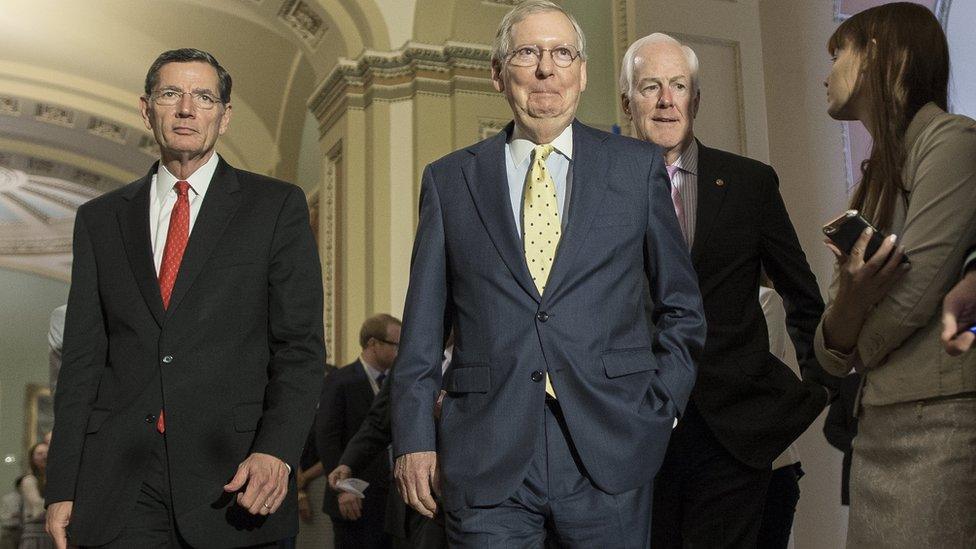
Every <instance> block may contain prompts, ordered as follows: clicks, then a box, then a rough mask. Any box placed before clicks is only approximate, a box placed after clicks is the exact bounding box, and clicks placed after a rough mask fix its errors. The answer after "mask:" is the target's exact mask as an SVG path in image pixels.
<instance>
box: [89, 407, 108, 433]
mask: <svg viewBox="0 0 976 549" xmlns="http://www.w3.org/2000/svg"><path fill="white" fill-rule="evenodd" d="M111 414H112V411H111V410H92V413H91V414H90V415H89V416H88V425H87V426H86V427H85V433H86V434H88V433H97V432H98V430H99V429H101V428H102V424H103V423H105V420H106V419H107V418H108V416H110V415H111Z"/></svg>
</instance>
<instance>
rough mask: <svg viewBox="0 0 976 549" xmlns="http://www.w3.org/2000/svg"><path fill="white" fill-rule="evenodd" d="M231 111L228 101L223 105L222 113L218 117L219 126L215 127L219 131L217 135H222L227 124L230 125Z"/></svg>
mask: <svg viewBox="0 0 976 549" xmlns="http://www.w3.org/2000/svg"><path fill="white" fill-rule="evenodd" d="M232 112H233V109H232V108H231V104H230V103H227V104H226V105H224V114H223V115H222V116H221V117H220V127H219V128H218V129H217V131H218V132H219V133H218V134H217V135H224V132H226V131H227V126H229V125H230V115H231V114H232Z"/></svg>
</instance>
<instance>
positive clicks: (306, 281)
mask: <svg viewBox="0 0 976 549" xmlns="http://www.w3.org/2000/svg"><path fill="white" fill-rule="evenodd" d="M230 92H231V78H230V75H228V74H227V71H225V70H224V69H223V67H221V66H220V65H219V64H218V63H217V60H216V59H214V58H213V56H212V55H210V54H209V53H206V52H203V51H200V50H192V49H181V50H173V51H168V52H165V53H163V54H161V55H160V56H159V57H158V58H157V59H156V61H155V62H154V63H153V65H152V67H151V68H150V69H149V72H148V74H147V76H146V87H145V96H143V97H142V115H143V120H144V122H145V124H146V127H147V128H149V129H151V130H152V132H153V135H154V136H155V138H156V141H157V143H158V144H159V148H160V161H159V162H158V163H157V164H155V165H153V167H152V168H151V169H150V171H149V173H148V174H147V175H146V176H145V177H143V178H141V179H139V180H137V181H135V182H133V183H131V184H129V185H127V186H125V187H123V188H121V189H119V190H117V191H113V192H110V193H108V194H105V195H104V196H101V197H99V198H96V199H94V200H92V201H91V202H88V203H87V204H85V205H83V206H82V207H81V208H79V209H78V214H77V218H76V221H75V232H74V263H73V267H72V274H71V291H70V294H69V296H68V310H67V318H66V323H65V333H64V350H63V355H62V359H63V364H62V367H61V372H60V377H59V382H58V392H57V397H56V401H55V410H56V418H57V419H56V421H55V425H54V437H53V440H52V444H51V452H50V456H49V461H48V478H47V493H46V500H47V503H48V505H49V508H48V516H47V527H48V531H49V532H50V533H51V535H52V536H53V537H54V539H55V542H56V543H57V545H58V547H60V548H63V547H65V546H66V545H67V543H68V537H70V542H71V544H72V545H80V546H103V545H104V546H106V547H125V548H128V547H187V546H195V547H208V548H209V547H242V546H255V545H260V544H267V543H271V542H274V541H276V540H279V539H282V538H285V537H288V536H291V535H294V534H295V532H296V530H297V518H296V500H295V496H294V494H295V489H294V476H293V475H291V474H290V471H291V470H295V469H296V468H297V467H298V459H299V454H300V453H301V450H302V442H303V441H304V439H305V435H306V434H307V433H308V428H309V425H310V424H311V421H312V418H313V410H314V408H315V398H316V397H317V396H318V391H319V386H320V385H319V384H320V382H321V379H322V365H323V364H324V363H325V348H324V344H323V339H322V278H321V267H320V265H319V260H318V253H317V250H316V246H315V242H314V239H313V236H312V231H311V227H310V225H309V218H308V209H307V206H306V200H305V195H304V193H303V192H302V190H301V189H299V188H298V187H295V186H294V185H289V184H286V183H283V182H281V181H276V180H274V179H271V178H268V177H265V176H262V175H258V174H253V173H248V172H245V171H242V170H238V169H235V168H233V167H232V166H230V165H228V164H227V162H225V161H224V160H223V159H222V158H220V157H219V156H218V155H217V154H216V153H215V152H214V146H215V144H216V142H217V139H218V137H219V136H220V135H222V134H223V133H224V131H226V129H227V126H228V124H229V122H230V115H231V105H230Z"/></svg>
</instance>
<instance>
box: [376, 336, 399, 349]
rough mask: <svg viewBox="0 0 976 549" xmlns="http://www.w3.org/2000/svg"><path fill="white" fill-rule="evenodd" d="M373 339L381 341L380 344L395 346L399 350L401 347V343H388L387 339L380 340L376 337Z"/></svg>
mask: <svg viewBox="0 0 976 549" xmlns="http://www.w3.org/2000/svg"><path fill="white" fill-rule="evenodd" d="M373 339H375V340H376V341H379V342H380V343H386V344H387V345H393V346H394V347H397V348H399V347H400V342H399V341H387V340H385V339H380V338H378V337H374V338H373Z"/></svg>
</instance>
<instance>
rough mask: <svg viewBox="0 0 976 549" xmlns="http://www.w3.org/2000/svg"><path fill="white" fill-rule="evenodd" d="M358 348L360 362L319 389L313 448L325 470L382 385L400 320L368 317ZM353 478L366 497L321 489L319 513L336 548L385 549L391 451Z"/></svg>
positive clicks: (331, 465) (333, 462) (394, 352)
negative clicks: (329, 527) (329, 521)
mask: <svg viewBox="0 0 976 549" xmlns="http://www.w3.org/2000/svg"><path fill="white" fill-rule="evenodd" d="M359 344H360V346H361V347H362V353H361V354H360V355H359V358H358V359H357V360H356V361H355V362H353V363H352V364H349V365H347V366H345V367H344V368H340V369H338V370H336V371H335V372H333V373H332V374H330V375H329V376H328V377H327V378H325V384H324V386H323V388H322V399H321V401H320V402H319V411H318V413H317V415H316V416H315V445H316V447H317V448H318V454H319V459H320V460H321V462H322V467H323V470H324V471H332V470H333V469H335V468H336V466H337V465H339V457H340V456H341V455H342V452H343V450H344V449H345V448H346V445H347V444H349V441H350V440H351V439H352V438H353V435H355V434H356V432H357V431H358V430H359V427H360V426H361V425H362V423H363V420H364V419H366V416H367V415H368V414H369V411H370V406H371V405H372V404H373V400H374V398H375V397H376V395H377V394H378V393H379V392H380V388H381V387H383V384H384V380H385V379H386V376H387V374H388V373H389V371H390V367H392V366H393V361H394V360H395V359H396V356H397V350H398V347H399V345H400V321H399V320H398V319H397V318H394V317H392V316H390V315H387V314H380V315H376V316H373V317H370V318H368V319H366V321H365V322H363V326H362V328H361V329H360V330H359ZM385 447H386V446H384V448H385ZM356 476H357V478H360V479H362V480H365V481H366V482H368V483H369V487H368V488H367V489H366V491H365V492H364V493H365V495H366V497H365V498H364V499H361V498H359V497H358V496H356V495H354V494H350V493H347V492H343V491H336V490H334V489H332V487H329V488H327V489H326V491H325V501H324V502H323V504H322V510H323V511H324V512H325V513H326V514H328V515H329V517H330V518H331V519H332V526H333V530H334V532H335V545H336V548H337V549H343V548H349V549H371V548H379V547H389V546H390V537H389V536H388V535H387V534H386V533H384V531H383V520H384V518H383V517H384V515H385V508H386V499H387V495H388V492H389V484H390V455H389V452H386V451H383V452H379V453H374V454H373V455H371V456H370V459H369V460H368V461H367V462H366V463H363V464H362V467H359V468H357V470H356Z"/></svg>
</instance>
